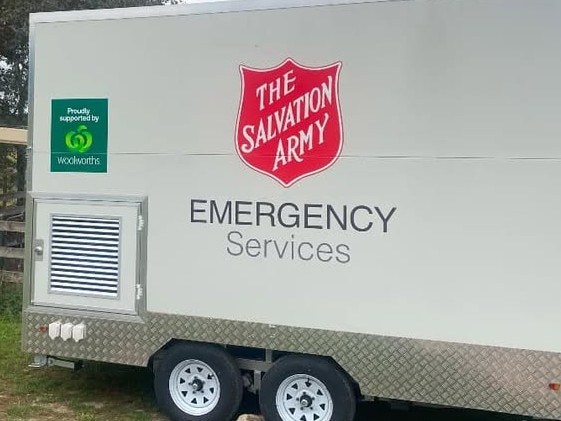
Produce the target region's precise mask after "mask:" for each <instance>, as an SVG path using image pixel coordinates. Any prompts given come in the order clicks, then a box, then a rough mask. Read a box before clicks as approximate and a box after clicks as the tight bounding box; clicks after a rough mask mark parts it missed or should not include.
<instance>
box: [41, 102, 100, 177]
mask: <svg viewBox="0 0 561 421" xmlns="http://www.w3.org/2000/svg"><path fill="white" fill-rule="evenodd" d="M51 171H52V172H97V173H104V172H107V99H106V98H95V99H78V98H73V99H53V100H52V104H51Z"/></svg>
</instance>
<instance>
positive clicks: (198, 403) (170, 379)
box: [154, 343, 243, 421]
mask: <svg viewBox="0 0 561 421" xmlns="http://www.w3.org/2000/svg"><path fill="white" fill-rule="evenodd" d="M213 372H214V374H215V375H214V374H213ZM197 387H200V389H199V390H194V389H196V388H197ZM154 392H155V394H156V400H157V402H158V405H159V407H160V409H161V410H162V411H163V412H164V413H165V414H166V415H167V416H168V417H169V418H170V419H171V420H172V421H230V420H231V419H232V418H233V417H234V415H235V414H236V412H237V410H238V408H239V406H240V403H241V399H242V394H243V385H242V378H241V374H240V370H239V368H238V367H237V365H236V362H235V361H234V359H233V358H232V357H231V356H230V355H229V354H228V353H227V352H226V351H225V350H224V349H223V348H221V347H219V346H215V345H209V344H197V343H180V344H176V345H173V346H172V347H171V348H169V349H167V350H165V351H164V352H163V353H162V354H161V355H159V356H158V362H157V364H156V366H155V373H154Z"/></svg>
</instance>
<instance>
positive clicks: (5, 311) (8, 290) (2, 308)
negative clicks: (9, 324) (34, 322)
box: [0, 284, 22, 318]
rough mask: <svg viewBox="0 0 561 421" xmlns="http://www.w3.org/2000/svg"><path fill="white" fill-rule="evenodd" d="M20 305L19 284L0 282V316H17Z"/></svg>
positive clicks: (20, 292)
mask: <svg viewBox="0 0 561 421" xmlns="http://www.w3.org/2000/svg"><path fill="white" fill-rule="evenodd" d="M21 306H22V286H21V285H20V284H0V317H10V318H16V317H17V318H19V316H20V315H21Z"/></svg>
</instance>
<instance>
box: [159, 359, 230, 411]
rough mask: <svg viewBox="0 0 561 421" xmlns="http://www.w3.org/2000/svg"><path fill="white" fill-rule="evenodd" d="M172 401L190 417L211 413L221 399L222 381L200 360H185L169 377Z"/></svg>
mask: <svg viewBox="0 0 561 421" xmlns="http://www.w3.org/2000/svg"><path fill="white" fill-rule="evenodd" d="M169 392H170V395H171V399H172V400H173V402H174V403H175V405H177V407H178V408H179V409H181V410H182V411H183V412H185V413H187V414H189V415H195V416H200V415H205V414H208V413H209V412H211V411H212V410H213V409H214V408H215V407H216V405H217V404H218V400H219V399H220V381H219V380H218V376H217V375H216V372H215V371H214V370H213V369H212V368H211V367H210V366H209V365H208V364H206V363H204V362H202V361H199V360H185V361H182V362H180V363H179V364H177V365H176V366H175V368H174V369H173V371H172V372H171V375H170V376H169Z"/></svg>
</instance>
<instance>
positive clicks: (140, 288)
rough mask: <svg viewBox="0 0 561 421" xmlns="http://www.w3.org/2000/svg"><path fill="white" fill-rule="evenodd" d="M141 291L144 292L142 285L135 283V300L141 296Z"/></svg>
mask: <svg viewBox="0 0 561 421" xmlns="http://www.w3.org/2000/svg"><path fill="white" fill-rule="evenodd" d="M143 293H144V289H142V285H140V284H136V299H137V301H138V300H140V299H141V298H142V294H143Z"/></svg>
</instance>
